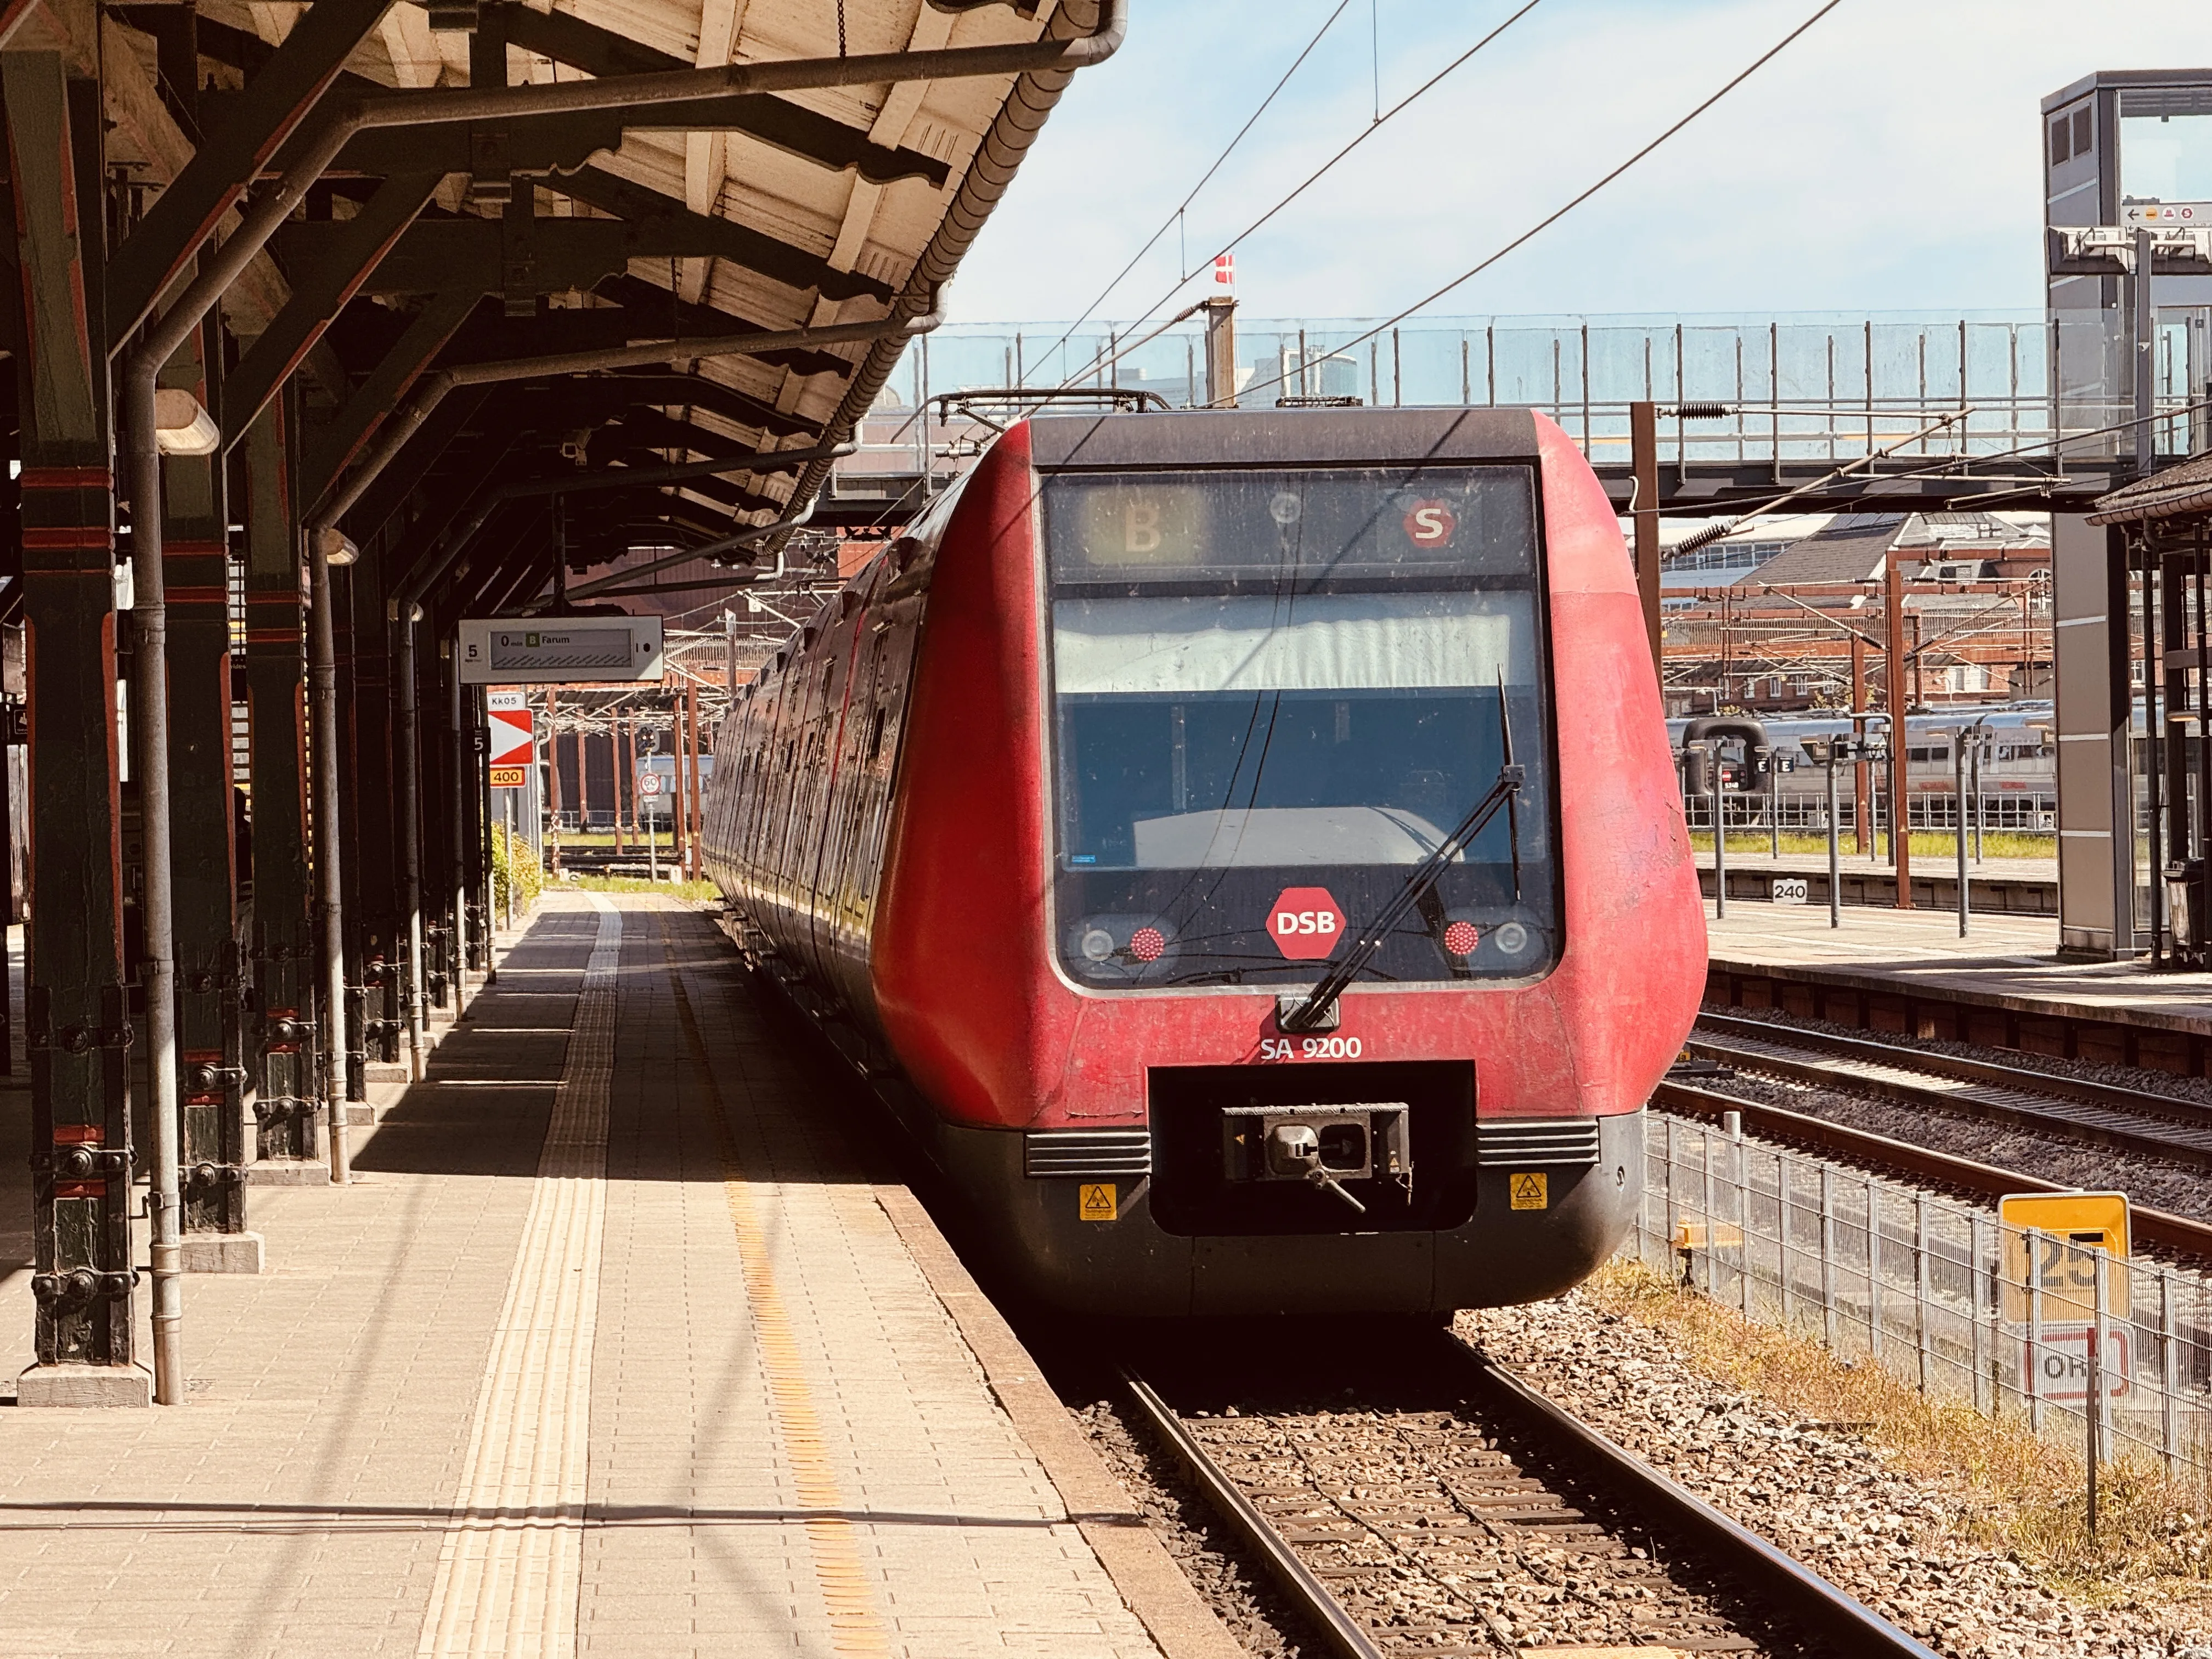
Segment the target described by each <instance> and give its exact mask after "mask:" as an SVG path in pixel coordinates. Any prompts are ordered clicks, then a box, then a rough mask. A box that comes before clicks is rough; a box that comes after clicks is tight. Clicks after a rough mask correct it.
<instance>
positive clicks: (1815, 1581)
mask: <svg viewBox="0 0 2212 1659" xmlns="http://www.w3.org/2000/svg"><path fill="white" fill-rule="evenodd" d="M1375 1358H1384V1359H1385V1362H1386V1363H1383V1364H1380V1365H1377V1366H1376V1374H1375V1376H1374V1378H1373V1379H1371V1380H1370V1381H1369V1382H1368V1383H1365V1384H1364V1385H1362V1384H1355V1386H1353V1387H1352V1388H1347V1389H1341V1390H1335V1389H1333V1387H1331V1386H1330V1385H1333V1384H1334V1383H1336V1382H1338V1381H1340V1379H1341V1377H1342V1376H1343V1375H1344V1373H1343V1372H1341V1371H1332V1372H1330V1373H1329V1375H1328V1384H1315V1383H1308V1384H1307V1385H1306V1386H1304V1388H1301V1386H1300V1385H1299V1383H1297V1381H1295V1380H1291V1381H1288V1382H1285V1379H1284V1377H1283V1376H1282V1374H1281V1371H1280V1370H1279V1368H1276V1367H1273V1366H1270V1367H1268V1368H1267V1371H1268V1375H1269V1377H1270V1396H1271V1397H1270V1398H1268V1399H1267V1400H1266V1401H1263V1402H1262V1403H1261V1404H1260V1405H1258V1406H1256V1407H1253V1406H1251V1405H1249V1402H1248V1406H1247V1407H1246V1408H1245V1409H1243V1410H1242V1411H1240V1410H1239V1409H1238V1408H1237V1407H1236V1406H1235V1405H1231V1404H1225V1403H1224V1396H1223V1395H1222V1394H1221V1392H1220V1389H1221V1387H1222V1385H1221V1383H1219V1382H1218V1379H1216V1380H1213V1381H1212V1382H1208V1381H1206V1380H1198V1381H1193V1380H1189V1379H1186V1380H1185V1381H1183V1382H1182V1383H1181V1385H1180V1386H1178V1385H1177V1384H1176V1383H1161V1384H1160V1385H1158V1386H1155V1384H1154V1383H1152V1382H1148V1381H1146V1379H1145V1378H1144V1377H1141V1376H1138V1375H1136V1374H1135V1373H1134V1372H1133V1371H1127V1370H1125V1371H1124V1372H1123V1380H1124V1382H1125V1383H1126V1385H1127V1391H1128V1395H1129V1397H1130V1399H1131V1401H1133V1406H1134V1407H1135V1412H1136V1415H1137V1417H1138V1419H1139V1420H1140V1422H1141V1423H1142V1424H1143V1425H1144V1426H1145V1427H1146V1428H1147V1429H1148V1430H1149V1431H1151V1434H1152V1437H1153V1438H1154V1439H1155V1440H1156V1441H1157V1442H1158V1444H1159V1445H1160V1447H1161V1448H1162V1449H1164V1451H1165V1452H1166V1453H1167V1454H1168V1455H1169V1456H1170V1458H1171V1460H1172V1461H1173V1462H1175V1463H1176V1465H1178V1466H1179V1467H1180V1468H1181V1470H1182V1474H1184V1476H1185V1477H1186V1478H1187V1479H1188V1480H1189V1482H1190V1483H1191V1484H1192V1485H1193V1486H1195V1487H1196V1488H1197V1490H1198V1491H1199V1492H1200V1494H1201V1495H1202V1496H1203V1497H1204V1498H1205V1499H1206V1502H1207V1504H1209V1506H1210V1507H1212V1509H1213V1510H1215V1511H1216V1512H1217V1513H1218V1514H1219V1515H1220V1516H1222V1518H1223V1519H1224V1521H1225V1522H1226V1523H1227V1524H1228V1525H1229V1526H1230V1528H1231V1529H1232V1530H1233V1531H1234V1532H1235V1533H1237V1534H1238V1535H1239V1536H1240V1538H1241V1539H1242V1541H1243V1544H1244V1545H1245V1547H1246V1548H1247V1549H1248V1550H1249V1552H1250V1553H1251V1555H1252V1556H1253V1558H1254V1559H1255V1560H1256V1561H1257V1562H1258V1563H1259V1564H1260V1565H1261V1566H1263V1567H1264V1569H1265V1570H1266V1571H1267V1573H1268V1575H1269V1576H1270V1577H1272V1578H1273V1580H1274V1581H1275V1583H1276V1585H1277V1587H1278V1589H1280V1591H1281V1592H1282V1593H1283V1594H1284V1595H1285V1596H1286V1597H1287V1598H1289V1600H1290V1601H1291V1604H1292V1605H1293V1606H1294V1607H1296V1608H1297V1610H1298V1611H1299V1613H1301V1614H1302V1616H1303V1617H1304V1620H1305V1622H1306V1623H1307V1624H1308V1625H1309V1626H1310V1628H1311V1630H1312V1631H1313V1632H1314V1633H1315V1635H1316V1638H1318V1639H1319V1642H1320V1644H1321V1650H1322V1651H1325V1652H1328V1653H1330V1654H1333V1655H1335V1656H1338V1659H1414V1656H1421V1659H1446V1656H1475V1655H1482V1656H1491V1655H1496V1654H1500V1653H1541V1652H1545V1651H1560V1652H1573V1651H1576V1650H1585V1651H1587V1650H1615V1649H1626V1648H1635V1649H1637V1650H1650V1651H1652V1652H1654V1653H1667V1652H1670V1651H1672V1652H1675V1653H1686V1652H1695V1653H1742V1654H1754V1653H1769V1654H1791V1655H1795V1654H1798V1653H1802V1652H1808V1651H1810V1652H1829V1651H1832V1652H1836V1653H1840V1654H1849V1655H1875V1656H1905V1655H1911V1656H1916V1659H1933V1656H1932V1655H1931V1654H1930V1651H1929V1649H1927V1648H1925V1647H1923V1645H1922V1644H1920V1643H1919V1642H1917V1641H1916V1640H1915V1639H1913V1638H1911V1636H1909V1635H1907V1634H1905V1632H1902V1631H1900V1630H1899V1629H1898V1628H1897V1627H1896V1626H1893V1625H1892V1624H1890V1623H1889V1622H1888V1621H1887V1620H1884V1619H1882V1618H1881V1617H1880V1616H1879V1615H1877V1614H1875V1613H1872V1612H1871V1611H1869V1609H1868V1608H1866V1607H1863V1606H1862V1605H1861V1604H1860V1603H1859V1602H1857V1601H1854V1600H1853V1599H1852V1598H1851V1597H1850V1596H1849V1595H1845V1594H1844V1592H1843V1591H1842V1590H1840V1589H1837V1588H1836V1587H1835V1586H1834V1585H1833V1584H1832V1583H1829V1582H1828V1581H1827V1580H1826V1579H1825V1578H1823V1577H1820V1575H1819V1574H1817V1573H1815V1572H1814V1571H1812V1570H1810V1569H1809V1568H1808V1567H1806V1566H1804V1565H1802V1564H1800V1563H1798V1562H1796V1561H1795V1560H1792V1559H1790V1557H1788V1556H1787V1555H1785V1554H1784V1553H1782V1552H1780V1551H1779V1550H1777V1549H1776V1548H1775V1547H1773V1546H1771V1544H1768V1543H1767V1542H1766V1541H1764V1540H1763V1539H1760V1538H1759V1537H1758V1536H1756V1535H1755V1534H1752V1533H1750V1532H1748V1531H1747V1530H1746V1529H1745V1528H1742V1527H1740V1526H1738V1525H1737V1524H1736V1523H1735V1522H1733V1521H1731V1520H1729V1518H1728V1517H1727V1516H1723V1515H1722V1514H1721V1513H1720V1512H1719V1511H1718V1510H1715V1509H1713V1508H1712V1507H1711V1506H1710V1505H1709V1504H1705V1502H1704V1501H1703V1500H1702V1499H1700V1498H1698V1497H1697V1496H1695V1495H1694V1494H1693V1493H1692V1492H1689V1491H1687V1490H1686V1488H1684V1487H1682V1486H1678V1485H1676V1484H1675V1483H1674V1481H1672V1480H1668V1479H1667V1478H1666V1477H1665V1476H1663V1475H1661V1474H1658V1473H1656V1471H1655V1470H1653V1469H1652V1468H1650V1466H1649V1465H1647V1464H1645V1463H1644V1462H1642V1461H1641V1460H1640V1459H1638V1458H1636V1457H1634V1456H1632V1455H1631V1454H1629V1453H1628V1452H1626V1451H1625V1450H1623V1449H1621V1448H1620V1447H1619V1446H1617V1445H1615V1444H1614V1443H1613V1442H1612V1441H1610V1440H1609V1439H1607V1438H1606V1437H1604V1436H1603V1435H1601V1434H1599V1433H1598V1432H1597V1431H1595V1430H1593V1429H1591V1428H1589V1427H1588V1426H1587V1425H1584V1424H1583V1423H1582V1422H1580V1421H1579V1420H1577V1419H1575V1418H1574V1417H1572V1416H1571V1415H1570V1414H1569V1413H1566V1412H1565V1411H1563V1410H1561V1409H1560V1407H1558V1406H1557V1405H1556V1404H1554V1403H1553V1401H1551V1400H1549V1399H1548V1398H1547V1397H1546V1396H1545V1395H1542V1394H1541V1393H1540V1392H1539V1391H1537V1390H1536V1389H1534V1388H1532V1387H1530V1386H1529V1385H1528V1383H1525V1382H1523V1381H1522V1379H1521V1378H1520V1377H1519V1376H1516V1375H1515V1374H1514V1373H1513V1372H1512V1371H1510V1370H1507V1369H1506V1368H1505V1367H1504V1366H1502V1365H1498V1364H1495V1363H1493V1362H1492V1361H1490V1360H1488V1359H1486V1358H1484V1357H1483V1356H1482V1355H1481V1354H1480V1352H1478V1351H1476V1350H1475V1349H1474V1348H1473V1347H1471V1346H1468V1344H1466V1343H1464V1342H1462V1341H1461V1340H1458V1339H1457V1338H1455V1337H1452V1336H1449V1335H1444V1334H1439V1335H1437V1336H1435V1337H1433V1338H1430V1339H1427V1340H1425V1341H1424V1342H1422V1343H1420V1344H1419V1345H1417V1346H1413V1347H1412V1348H1411V1349H1409V1350H1408V1351H1407V1352H1404V1353H1393V1354H1390V1355H1388V1356H1387V1357H1384V1356H1378V1357H1375ZM1375 1358H1370V1359H1369V1360H1368V1361H1367V1362H1365V1363H1367V1364H1370V1365H1372V1364H1375ZM1352 1363H1355V1364H1357V1363H1359V1362H1352ZM1234 1369H1236V1370H1244V1371H1250V1370H1253V1369H1254V1368H1253V1367H1251V1366H1250V1365H1249V1364H1243V1365H1239V1366H1237V1367H1235V1368H1234ZM1171 1395H1180V1396H1182V1397H1183V1398H1186V1399H1190V1400H1206V1401H1211V1402H1212V1405H1213V1407H1214V1408H1213V1409H1212V1410H1205V1409H1193V1408H1190V1407H1185V1408H1184V1409H1182V1410H1178V1409H1176V1408H1175V1407H1171V1406H1170V1404H1169V1397H1170V1396H1171ZM1316 1401H1327V1402H1328V1403H1326V1404H1319V1403H1316Z"/></svg>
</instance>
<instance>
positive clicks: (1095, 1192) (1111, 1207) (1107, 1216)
mask: <svg viewBox="0 0 2212 1659" xmlns="http://www.w3.org/2000/svg"><path fill="white" fill-rule="evenodd" d="M1075 1212H1076V1214H1077V1215H1079V1216H1080V1217H1081V1218H1083V1219H1084V1220H1085V1221H1115V1220H1118V1219H1120V1218H1121V1188H1118V1187H1116V1186H1115V1184H1114V1183H1113V1182H1110V1181H1086V1182H1084V1183H1083V1186H1082V1188H1081V1189H1080V1190H1079V1192H1078V1193H1077V1194H1076V1199H1075Z"/></svg>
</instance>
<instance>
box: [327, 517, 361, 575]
mask: <svg viewBox="0 0 2212 1659" xmlns="http://www.w3.org/2000/svg"><path fill="white" fill-rule="evenodd" d="M322 543H323V557H324V559H325V561H326V562H329V563H331V564H333V565H342V564H351V563H353V562H355V561H356V560H357V559H359V558H360V557H361V549H359V548H358V547H356V546H355V545H354V541H353V538H352V537H350V536H349V535H347V534H346V533H345V532H344V531H343V530H340V529H339V528H338V527H337V526H336V525H325V526H323V529H322Z"/></svg>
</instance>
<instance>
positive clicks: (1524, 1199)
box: [1509, 1170, 1552, 1210]
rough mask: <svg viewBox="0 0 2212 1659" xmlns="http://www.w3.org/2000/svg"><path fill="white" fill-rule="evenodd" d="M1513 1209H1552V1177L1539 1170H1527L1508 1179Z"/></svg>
mask: <svg viewBox="0 0 2212 1659" xmlns="http://www.w3.org/2000/svg"><path fill="white" fill-rule="evenodd" d="M1509 1185H1510V1189H1511V1192H1512V1195H1513V1196H1512V1203H1513V1207H1514V1208H1515V1209H1516V1210H1548V1209H1550V1208H1551V1207H1552V1177H1551V1176H1548V1175H1547V1174H1545V1173H1544V1171H1542V1170H1526V1171H1523V1172H1521V1173H1517V1174H1516V1175H1514V1176H1511V1177H1510V1182H1509Z"/></svg>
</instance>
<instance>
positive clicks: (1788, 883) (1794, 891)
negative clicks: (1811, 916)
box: [1773, 876, 1813, 904]
mask: <svg viewBox="0 0 2212 1659" xmlns="http://www.w3.org/2000/svg"><path fill="white" fill-rule="evenodd" d="M1773 891H1774V902H1776V903H1777V904H1802V903H1804V902H1805V901H1806V900H1807V899H1808V898H1809V897H1811V896H1812V891H1813V887H1812V884H1811V883H1810V882H1808V881H1807V880H1806V879H1805V878H1804V877H1802V876H1777V877H1775V878H1774V889H1773Z"/></svg>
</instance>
